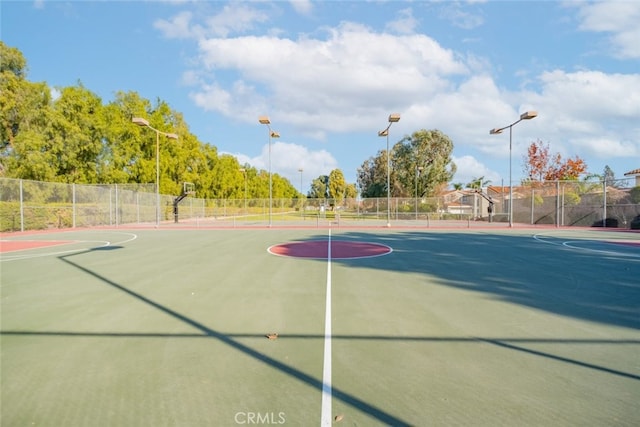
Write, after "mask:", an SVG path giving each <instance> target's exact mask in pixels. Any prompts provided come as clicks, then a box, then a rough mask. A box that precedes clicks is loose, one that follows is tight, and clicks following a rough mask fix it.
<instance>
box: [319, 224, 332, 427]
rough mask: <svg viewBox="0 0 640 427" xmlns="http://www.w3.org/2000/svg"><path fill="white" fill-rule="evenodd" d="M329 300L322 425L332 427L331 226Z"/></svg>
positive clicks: (328, 260) (325, 314)
mask: <svg viewBox="0 0 640 427" xmlns="http://www.w3.org/2000/svg"><path fill="white" fill-rule="evenodd" d="M326 298H327V301H326V304H325V312H324V367H323V368H322V410H321V418H320V426H322V427H330V426H331V424H332V421H333V420H332V419H331V393H332V391H331V228H329V243H328V252H327V297H326Z"/></svg>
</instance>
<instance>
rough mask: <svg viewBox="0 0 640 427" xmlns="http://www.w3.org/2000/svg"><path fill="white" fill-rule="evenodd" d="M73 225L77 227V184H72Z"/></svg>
mask: <svg viewBox="0 0 640 427" xmlns="http://www.w3.org/2000/svg"><path fill="white" fill-rule="evenodd" d="M71 227H72V228H76V184H75V182H74V183H73V184H71Z"/></svg>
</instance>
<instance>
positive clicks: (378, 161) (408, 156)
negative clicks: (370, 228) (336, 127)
mask: <svg viewBox="0 0 640 427" xmlns="http://www.w3.org/2000/svg"><path fill="white" fill-rule="evenodd" d="M452 151H453V142H452V141H451V139H450V138H449V137H448V136H447V135H445V134H444V133H442V132H441V131H439V130H425V129H422V130H419V131H416V132H414V133H413V134H412V135H411V136H406V137H404V138H403V139H402V140H400V141H399V142H397V143H396V144H394V146H393V148H392V149H391V162H390V163H391V171H390V177H389V181H390V184H391V189H390V191H391V196H393V197H403V196H404V197H412V196H413V195H414V194H415V193H416V188H417V193H418V196H419V197H423V196H432V195H435V194H436V192H437V191H438V189H439V188H440V187H441V186H442V185H443V184H446V183H448V182H449V181H450V180H451V178H452V177H453V175H454V174H455V171H456V165H455V163H453V160H452V158H451V153H452ZM386 154H387V153H386V151H379V152H378V155H377V156H376V157H375V158H370V159H369V160H367V161H366V162H365V163H363V165H362V166H361V167H360V168H358V185H359V187H360V189H361V194H362V196H363V197H381V196H385V195H386V187H387V185H386V180H387V175H386V169H387V164H386ZM416 185H417V187H416Z"/></svg>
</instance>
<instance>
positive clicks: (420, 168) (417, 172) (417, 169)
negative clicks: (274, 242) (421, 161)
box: [416, 166, 424, 221]
mask: <svg viewBox="0 0 640 427" xmlns="http://www.w3.org/2000/svg"><path fill="white" fill-rule="evenodd" d="M422 169H424V168H423V167H422V166H417V167H416V221H417V220H418V175H420V172H422Z"/></svg>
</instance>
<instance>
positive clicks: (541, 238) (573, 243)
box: [533, 234, 640, 258]
mask: <svg viewBox="0 0 640 427" xmlns="http://www.w3.org/2000/svg"><path fill="white" fill-rule="evenodd" d="M533 238H534V239H535V240H537V241H538V242H541V243H548V244H551V245H554V246H563V247H565V248H569V249H576V250H579V251H583V252H592V253H596V254H598V253H599V254H605V255H612V256H619V257H630V258H638V257H640V256H638V255H637V254H634V253H628V252H623V251H615V250H604V249H593V248H585V247H584V246H579V244H580V243H582V244H585V242H586V243H598V244H606V245H614V244H616V242H612V241H609V240H591V239H586V240H563V238H560V237H555V236H551V235H544V234H534V235H533ZM546 238H549V239H556V240H558V241H559V242H554V241H548V240H545V239H546Z"/></svg>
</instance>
